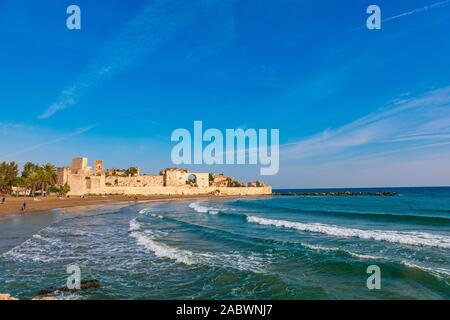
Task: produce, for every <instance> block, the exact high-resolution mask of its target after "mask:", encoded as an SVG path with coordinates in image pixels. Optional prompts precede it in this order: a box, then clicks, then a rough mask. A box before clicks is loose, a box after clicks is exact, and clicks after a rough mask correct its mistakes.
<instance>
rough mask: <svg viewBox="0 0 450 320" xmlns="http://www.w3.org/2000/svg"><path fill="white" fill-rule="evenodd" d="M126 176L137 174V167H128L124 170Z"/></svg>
mask: <svg viewBox="0 0 450 320" xmlns="http://www.w3.org/2000/svg"><path fill="white" fill-rule="evenodd" d="M126 174H127V176H129V177H134V176H136V175H137V174H138V169H137V168H136V167H130V168H128V169H127V171H126Z"/></svg>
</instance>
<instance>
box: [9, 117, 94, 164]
mask: <svg viewBox="0 0 450 320" xmlns="http://www.w3.org/2000/svg"><path fill="white" fill-rule="evenodd" d="M95 127H96V125H94V124H93V125H90V126H87V127H82V128H78V129H76V130H75V131H73V132H71V133H68V134H64V135H61V136H59V137H57V138H55V139H52V140H49V141H45V142H41V143H37V144H34V145H32V146H29V147H27V148H24V149H21V150H17V151H14V152H11V153H9V154H5V155H2V156H1V157H0V158H1V159H6V158H11V157H15V156H18V155H21V154H24V153H27V152H31V151H35V150H37V149H40V148H42V147H45V146H48V145H52V144H55V143H58V142H61V141H64V140H67V139H70V138H74V137H76V136H79V135H82V134H83V133H86V132H88V131H90V130H92V129H94V128H95Z"/></svg>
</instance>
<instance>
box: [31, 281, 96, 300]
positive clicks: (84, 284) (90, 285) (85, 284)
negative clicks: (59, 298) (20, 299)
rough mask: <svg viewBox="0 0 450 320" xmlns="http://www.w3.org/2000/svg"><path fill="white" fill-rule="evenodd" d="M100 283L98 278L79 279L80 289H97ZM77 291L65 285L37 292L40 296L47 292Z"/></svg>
mask: <svg viewBox="0 0 450 320" xmlns="http://www.w3.org/2000/svg"><path fill="white" fill-rule="evenodd" d="M101 287H102V285H101V284H100V281H98V280H95V279H93V280H87V281H81V284H80V290H87V289H99V288H101ZM74 291H78V290H77V289H69V288H67V287H63V288H59V289H47V290H41V291H39V292H38V294H39V295H40V296H45V295H47V294H55V293H63V292H74Z"/></svg>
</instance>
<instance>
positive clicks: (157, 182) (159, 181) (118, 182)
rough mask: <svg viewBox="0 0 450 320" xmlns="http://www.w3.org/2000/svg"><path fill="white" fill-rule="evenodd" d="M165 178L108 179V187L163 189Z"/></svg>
mask: <svg viewBox="0 0 450 320" xmlns="http://www.w3.org/2000/svg"><path fill="white" fill-rule="evenodd" d="M163 180H164V177H163V176H160V175H144V176H136V177H115V176H109V177H106V180H105V183H106V186H108V187H163V186H164V181H163Z"/></svg>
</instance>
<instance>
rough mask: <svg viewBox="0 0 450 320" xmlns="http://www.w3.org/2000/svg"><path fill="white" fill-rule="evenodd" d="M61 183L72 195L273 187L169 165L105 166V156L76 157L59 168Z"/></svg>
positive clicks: (250, 191) (248, 191) (259, 191)
mask: <svg viewBox="0 0 450 320" xmlns="http://www.w3.org/2000/svg"><path fill="white" fill-rule="evenodd" d="M57 184H58V185H59V186H63V185H65V184H67V185H68V186H69V187H70V192H69V193H68V195H70V196H82V195H106V194H108V195H199V194H214V195H230V196H232V195H267V194H271V193H272V187H270V186H269V185H266V184H265V183H262V182H259V181H255V182H250V183H248V184H247V185H244V184H242V183H240V182H239V181H237V180H235V179H232V178H230V177H227V176H225V175H223V174H210V173H203V172H189V171H188V170H186V169H178V168H167V169H165V170H163V171H161V172H160V173H159V174H158V175H149V174H141V173H140V170H139V168H138V167H131V168H129V169H128V170H118V169H109V170H105V168H104V162H103V161H102V160H95V161H94V167H93V168H92V167H90V166H88V159H87V158H75V159H73V160H72V166H71V167H70V168H58V181H57Z"/></svg>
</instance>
